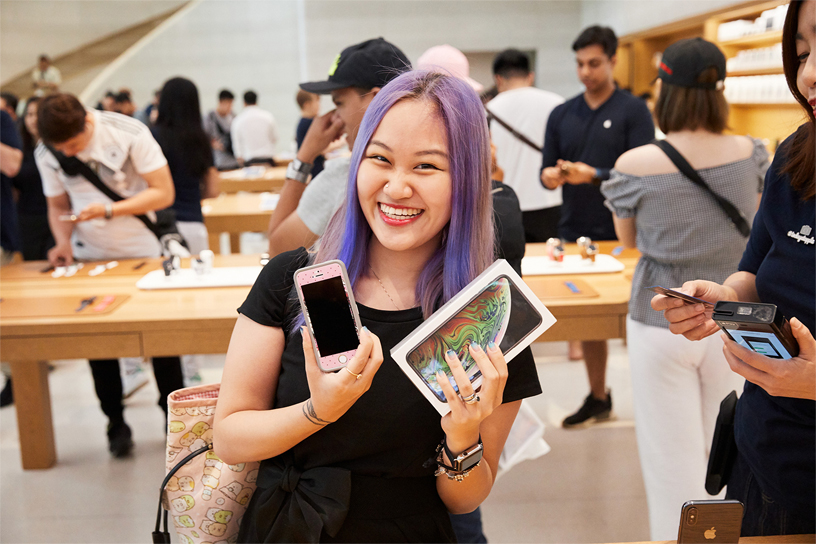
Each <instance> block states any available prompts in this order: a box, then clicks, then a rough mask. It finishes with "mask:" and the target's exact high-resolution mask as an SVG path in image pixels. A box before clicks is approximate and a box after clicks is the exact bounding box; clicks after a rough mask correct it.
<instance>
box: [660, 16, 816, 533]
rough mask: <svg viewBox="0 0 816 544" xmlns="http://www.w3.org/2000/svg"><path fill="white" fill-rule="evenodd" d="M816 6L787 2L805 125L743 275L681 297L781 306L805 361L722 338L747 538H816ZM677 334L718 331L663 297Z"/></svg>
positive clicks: (784, 161)
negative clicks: (733, 400) (734, 379)
mask: <svg viewBox="0 0 816 544" xmlns="http://www.w3.org/2000/svg"><path fill="white" fill-rule="evenodd" d="M814 20H816V1H813V0H809V1H805V2H791V3H790V6H789V8H788V15H787V19H786V20H785V27H784V31H783V36H782V56H783V62H784V67H785V77H786V79H787V81H788V86H789V87H790V89H791V91H792V92H793V95H794V97H795V98H796V100H797V102H799V104H801V105H802V107H803V108H804V109H805V112H806V114H807V118H808V121H807V122H806V123H805V124H803V125H802V126H800V127H799V129H798V130H797V131H796V132H795V133H794V134H793V135H792V136H790V137H789V138H788V139H787V140H785V141H784V142H783V143H782V145H781V146H780V148H779V149H778V150H777V153H776V156H775V157H774V162H773V164H772V165H771V168H770V169H769V170H768V174H767V176H766V178H765V191H764V193H763V196H762V203H761V204H760V208H759V211H758V212H757V215H756V217H755V219H754V224H753V229H752V232H751V238H750V239H749V241H748V247H747V248H746V250H745V253H744V255H743V257H742V261H740V264H739V270H740V271H739V272H737V273H735V274H733V275H731V276H730V277H729V278H728V279H727V280H726V281H725V283H724V284H723V285H718V284H716V283H713V282H708V281H702V280H696V281H692V282H687V283H686V284H685V285H683V292H685V293H687V294H690V295H692V296H695V297H699V298H702V299H705V300H709V301H712V302H714V301H718V300H742V301H753V302H768V303H773V304H776V305H777V307H778V308H779V309H780V311H781V312H782V313H783V314H784V315H785V316H786V317H788V318H790V319H791V329H792V331H793V335H794V336H795V337H796V339H797V341H798V343H799V349H800V352H799V356H797V357H794V358H792V359H787V360H778V359H770V358H767V357H764V356H762V355H759V354H757V353H754V352H752V351H749V350H748V349H746V348H743V347H742V346H739V345H737V344H736V343H735V342H733V341H731V340H729V339H727V338H724V343H725V345H724V351H725V355H726V358H727V359H728V363H729V365H730V366H731V369H732V370H734V372H737V373H738V374H740V375H742V376H744V377H745V379H746V380H747V381H746V383H745V389H744V391H743V393H742V396H741V397H740V400H739V403H738V404H737V413H736V421H735V437H736V441H737V449H738V450H739V453H738V457H737V460H736V464H735V466H734V467H733V468H732V471H731V476H730V479H729V482H728V492H727V497H728V498H732V499H738V500H740V501H742V502H743V504H744V505H745V515H744V517H743V522H742V536H753V535H777V534H797V533H799V534H812V533H814V532H816V523H815V522H814V513H815V512H816V403H814V400H816V341H814V338H813V336H814V328H816V311H815V310H814V297H816V292H815V289H814V286H815V285H816V255H815V254H814V253H815V252H814V229H816V208H815V207H814V202H813V201H814V193H816V181H815V180H814V171H816V167H815V166H814V165H815V161H814V155H816V136H815V135H816V119H815V118H814V108H816V28H814V24H813V21H814ZM652 307H653V308H654V309H655V310H664V316H665V317H666V319H667V320H668V321H669V322H670V323H671V326H670V328H671V330H672V332H674V333H675V334H683V335H684V336H685V337H686V338H689V339H691V340H699V339H701V338H705V337H707V336H709V335H711V334H714V333H715V332H716V331H717V326H716V324H714V322H713V321H712V320H711V319H709V318H707V317H706V316H705V315H704V312H703V309H702V305H683V302H682V301H679V300H676V299H669V298H667V297H664V296H657V297H655V298H654V299H653V300H652Z"/></svg>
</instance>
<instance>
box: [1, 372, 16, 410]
mask: <svg viewBox="0 0 816 544" xmlns="http://www.w3.org/2000/svg"><path fill="white" fill-rule="evenodd" d="M10 404H14V391H13V390H12V389H11V378H6V385H5V387H3V391H0V408H4V407H6V406H8V405H10Z"/></svg>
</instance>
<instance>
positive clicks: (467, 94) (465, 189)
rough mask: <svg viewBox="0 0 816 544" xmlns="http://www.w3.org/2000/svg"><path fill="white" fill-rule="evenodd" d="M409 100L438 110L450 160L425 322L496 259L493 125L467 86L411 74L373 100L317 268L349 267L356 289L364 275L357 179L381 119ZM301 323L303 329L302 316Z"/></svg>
mask: <svg viewBox="0 0 816 544" xmlns="http://www.w3.org/2000/svg"><path fill="white" fill-rule="evenodd" d="M403 100H422V101H427V102H430V103H431V104H433V105H434V106H435V108H436V112H437V114H438V115H439V118H440V119H441V120H442V122H443V125H444V126H445V132H446V138H447V142H448V156H449V157H450V176H451V183H452V200H453V201H452V209H451V219H450V222H449V223H448V224H447V225H446V226H445V227H444V228H443V235H442V243H441V245H440V247H439V249H438V250H437V251H436V252H435V253H434V254H433V255H432V256H431V258H430V259H429V260H428V262H427V263H426V264H425V268H424V269H423V271H422V273H421V274H420V277H419V281H418V282H417V287H416V299H417V300H418V301H419V303H420V305H421V306H422V313H423V315H424V316H425V317H426V318H427V317H428V316H430V315H431V314H432V313H433V312H434V311H435V310H436V309H437V308H439V307H440V306H441V305H442V304H444V303H445V302H447V301H448V300H450V299H451V297H453V296H454V295H455V294H456V293H458V292H459V291H461V290H462V288H464V287H465V286H466V285H467V284H468V283H470V282H471V281H472V280H473V279H474V278H475V277H476V276H478V275H479V274H480V273H481V272H482V271H483V270H484V269H485V268H487V267H488V266H489V265H490V263H492V262H493V259H494V243H495V241H494V227H493V212H492V200H491V196H490V138H489V135H488V129H487V121H486V118H485V112H484V108H483V106H482V103H481V101H480V100H479V97H478V96H477V95H476V93H475V92H474V91H473V89H472V88H471V87H470V86H469V85H468V84H467V83H466V82H464V81H463V80H461V79H458V78H456V77H453V76H450V75H446V74H442V73H439V72H432V71H424V70H413V71H409V72H405V73H403V74H401V75H400V76H398V77H396V78H395V79H393V80H392V81H391V82H390V83H388V84H387V85H386V86H385V87H383V88H382V90H381V91H380V92H379V93H378V94H377V96H375V97H374V99H373V100H372V101H371V104H370V105H369V106H368V110H367V111H366V113H365V116H364V117H363V121H362V123H361V124H360V129H359V131H358V133H357V138H356V140H355V142H354V151H353V153H352V156H351V167H350V169H349V178H348V188H347V191H346V200H345V204H344V205H343V206H341V207H340V208H339V209H338V210H337V212H335V214H334V216H333V217H332V218H331V220H330V221H329V224H328V226H327V227H326V232H325V234H324V235H323V237H322V238H321V239H320V245H319V249H318V251H317V253H316V255H314V259H313V262H316V263H319V262H324V261H328V260H330V259H339V260H341V261H343V263H345V265H346V268H347V269H348V275H349V280H350V281H351V285H352V288H353V287H354V286H355V285H356V284H357V281H358V280H359V279H360V277H362V276H363V275H365V273H366V268H367V267H368V243H369V240H370V239H371V236H372V230H371V227H370V226H369V224H368V221H367V220H366V218H365V215H363V210H362V208H361V207H360V202H359V199H358V197H357V171H358V170H359V168H360V162H361V161H362V159H363V157H364V156H365V151H366V148H367V147H368V143H369V141H370V140H371V137H372V136H373V134H374V132H375V131H376V130H377V127H378V126H379V124H380V122H381V121H382V119H383V117H385V115H386V114H387V113H388V111H389V110H390V109H391V108H392V107H393V106H394V105H395V104H397V103H398V102H401V101H403ZM297 321H298V325H300V324H302V322H303V318H302V316H301V317H300V319H298V320H297Z"/></svg>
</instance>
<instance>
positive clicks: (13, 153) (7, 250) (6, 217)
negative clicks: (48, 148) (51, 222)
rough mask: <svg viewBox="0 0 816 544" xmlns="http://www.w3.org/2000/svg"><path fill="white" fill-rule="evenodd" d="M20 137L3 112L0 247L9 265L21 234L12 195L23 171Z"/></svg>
mask: <svg viewBox="0 0 816 544" xmlns="http://www.w3.org/2000/svg"><path fill="white" fill-rule="evenodd" d="M22 148H23V145H22V142H21V141H20V133H19V132H17V125H15V124H14V121H13V120H12V118H11V116H10V115H9V114H8V113H6V112H5V111H0V207H2V209H0V246H1V247H2V251H3V254H2V262H0V264H8V263H9V262H10V261H11V258H12V255H13V253H14V252H15V251H18V250H19V249H20V233H19V227H18V226H17V208H16V206H15V204H14V197H13V196H12V192H11V187H12V184H11V178H13V177H14V176H16V175H17V172H19V171H20V165H21V164H22V162H23V152H22V151H21V149H22Z"/></svg>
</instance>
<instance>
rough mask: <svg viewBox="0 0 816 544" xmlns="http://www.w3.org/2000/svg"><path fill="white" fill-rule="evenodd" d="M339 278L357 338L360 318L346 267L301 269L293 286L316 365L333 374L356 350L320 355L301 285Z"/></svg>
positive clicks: (328, 265)
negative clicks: (301, 309) (310, 341)
mask: <svg viewBox="0 0 816 544" xmlns="http://www.w3.org/2000/svg"><path fill="white" fill-rule="evenodd" d="M337 277H339V278H341V279H342V280H343V289H344V290H345V292H346V299H347V300H348V302H349V310H350V312H351V317H352V319H353V320H354V327H355V330H356V331H357V335H358V337H359V334H360V329H361V327H362V326H361V324H360V316H359V314H358V312H357V304H356V302H355V301H354V293H352V291H351V282H349V279H348V274H347V273H346V267H345V265H344V264H343V262H342V261H337V260H333V261H326V262H324V263H320V264H317V265H314V266H309V267H306V268H301V269H300V270H298V271H296V272H295V284H296V285H297V294H298V298H299V299H300V306H301V308H303V310H304V311H303V316H304V318H305V320H306V326H307V327H309V336H310V337H311V339H312V348H313V349H314V352H315V355H316V356H317V364H318V366H319V367H320V369H321V370H323V372H333V371H335V370H340V369H341V368H343V367H345V366H346V365H347V364H348V362H349V360H351V358H352V357H354V354H355V353H356V352H357V349H356V348H355V349H352V350H348V351H343V352H340V353H333V354H331V355H326V356H324V355H322V353H321V352H320V348H319V346H318V344H317V340H316V338H315V334H314V328H313V327H312V322H311V320H310V319H309V312H308V311H307V309H306V303H305V301H304V298H303V291H302V289H301V287H302V286H303V285H309V284H312V283H317V282H320V281H324V280H329V279H332V278H337Z"/></svg>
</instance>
